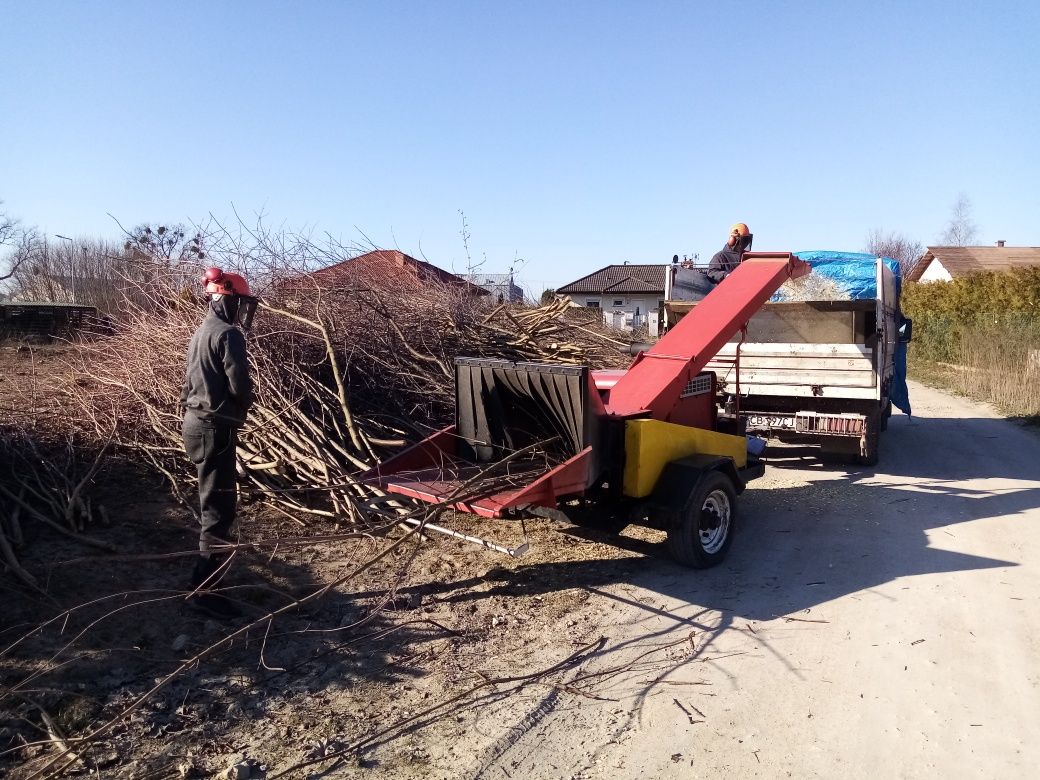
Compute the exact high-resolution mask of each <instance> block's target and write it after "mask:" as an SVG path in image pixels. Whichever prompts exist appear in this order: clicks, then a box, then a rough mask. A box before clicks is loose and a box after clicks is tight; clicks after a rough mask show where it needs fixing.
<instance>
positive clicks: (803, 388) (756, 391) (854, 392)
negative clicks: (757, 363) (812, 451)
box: [740, 382, 880, 403]
mask: <svg viewBox="0 0 1040 780" xmlns="http://www.w3.org/2000/svg"><path fill="white" fill-rule="evenodd" d="M816 387H817V389H819V390H820V391H821V392H819V393H814V392H813V385H808V384H805V385H801V384H799V385H762V384H759V385H749V384H746V383H744V382H741V383H740V395H741V398H743V397H744V396H746V395H750V396H756V395H761V396H768V397H770V398H777V397H783V398H786V397H788V396H790V397H792V398H849V399H854V400H877V399H878V398H880V395H879V394H878V389H877V387H876V386H875V387H833V386H828V385H816ZM742 403H743V402H742Z"/></svg>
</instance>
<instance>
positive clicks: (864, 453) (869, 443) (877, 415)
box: [856, 411, 884, 466]
mask: <svg viewBox="0 0 1040 780" xmlns="http://www.w3.org/2000/svg"><path fill="white" fill-rule="evenodd" d="M883 417H884V415H883V414H882V413H881V412H880V411H877V412H874V413H873V414H871V415H870V416H868V417H867V429H866V431H865V432H864V434H863V438H862V439H861V440H860V444H859V456H858V457H857V458H856V461H857V462H858V463H859V464H860V465H861V466H876V465H877V463H878V444H879V443H880V441H881V421H882V419H883Z"/></svg>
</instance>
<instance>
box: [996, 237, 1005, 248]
mask: <svg viewBox="0 0 1040 780" xmlns="http://www.w3.org/2000/svg"><path fill="white" fill-rule="evenodd" d="M997 246H999V247H1002V246H1004V239H1000V240H999V241H998V242H997Z"/></svg>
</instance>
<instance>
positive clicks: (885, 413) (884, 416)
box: [880, 401, 892, 431]
mask: <svg viewBox="0 0 1040 780" xmlns="http://www.w3.org/2000/svg"><path fill="white" fill-rule="evenodd" d="M891 416H892V402H891V401H889V402H888V403H886V404H885V408H884V409H883V410H882V412H881V428H880V430H882V431H887V430H888V418H889V417H891Z"/></svg>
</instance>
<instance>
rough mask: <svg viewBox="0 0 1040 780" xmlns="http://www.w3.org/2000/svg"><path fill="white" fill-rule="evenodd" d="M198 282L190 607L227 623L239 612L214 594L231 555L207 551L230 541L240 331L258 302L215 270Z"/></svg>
mask: <svg viewBox="0 0 1040 780" xmlns="http://www.w3.org/2000/svg"><path fill="white" fill-rule="evenodd" d="M202 283H203V284H204V285H205V293H206V296H207V297H208V299H209V312H208V313H207V314H206V318H205V319H204V320H203V321H202V324H201V325H200V326H199V328H198V330H196V331H195V335H194V336H192V339H191V344H190V345H189V346H188V366H187V371H186V373H185V377H184V388H183V390H182V391H181V405H182V406H183V408H184V424H183V428H182V433H183V437H184V449H185V451H186V452H187V454H188V457H189V458H190V459H191V461H192V462H193V463H194V464H195V466H196V468H197V469H198V474H199V506H200V509H201V515H200V523H201V526H202V528H201V532H200V534H199V558H198V559H197V560H196V563H195V571H194V573H193V575H192V580H191V585H192V591H193V595H192V602H193V603H194V604H195V605H196V606H198V607H200V608H202V609H203V610H205V611H206V612H209V613H212V614H213V615H214V616H216V617H221V618H231V617H234V616H235V615H236V614H237V613H238V610H237V609H236V608H235V607H234V605H233V604H232V603H231V601H230V600H228V599H227V598H225V597H223V596H221V595H219V594H217V593H213V592H212V591H213V588H214V587H215V586H216V585H217V583H219V581H220V578H221V577H222V576H223V575H224V572H225V571H226V569H227V564H228V563H229V562H230V556H229V555H228V554H227V553H226V552H219V551H214V550H213V547H214V546H217V545H222V544H228V543H230V542H231V541H232V535H231V534H232V529H233V526H234V524H235V506H236V503H237V488H236V458H235V450H236V446H237V440H238V429H239V428H240V427H241V426H242V424H243V423H244V422H245V420H246V414H247V413H248V412H249V407H250V406H251V405H252V403H253V382H252V379H251V378H250V376H249V360H248V357H247V355H246V338H245V334H244V332H243V329H248V328H249V326H250V325H251V323H252V319H253V314H254V313H255V312H256V304H257V299H256V298H254V297H253V296H252V294H251V292H250V289H249V284H248V283H247V282H246V280H245V279H244V278H243V277H241V276H239V275H238V274H232V273H224V272H223V271H221V270H220V269H219V268H210V269H208V270H207V271H206V274H205V276H204V277H203V279H202ZM240 328H241V329H240Z"/></svg>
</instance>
